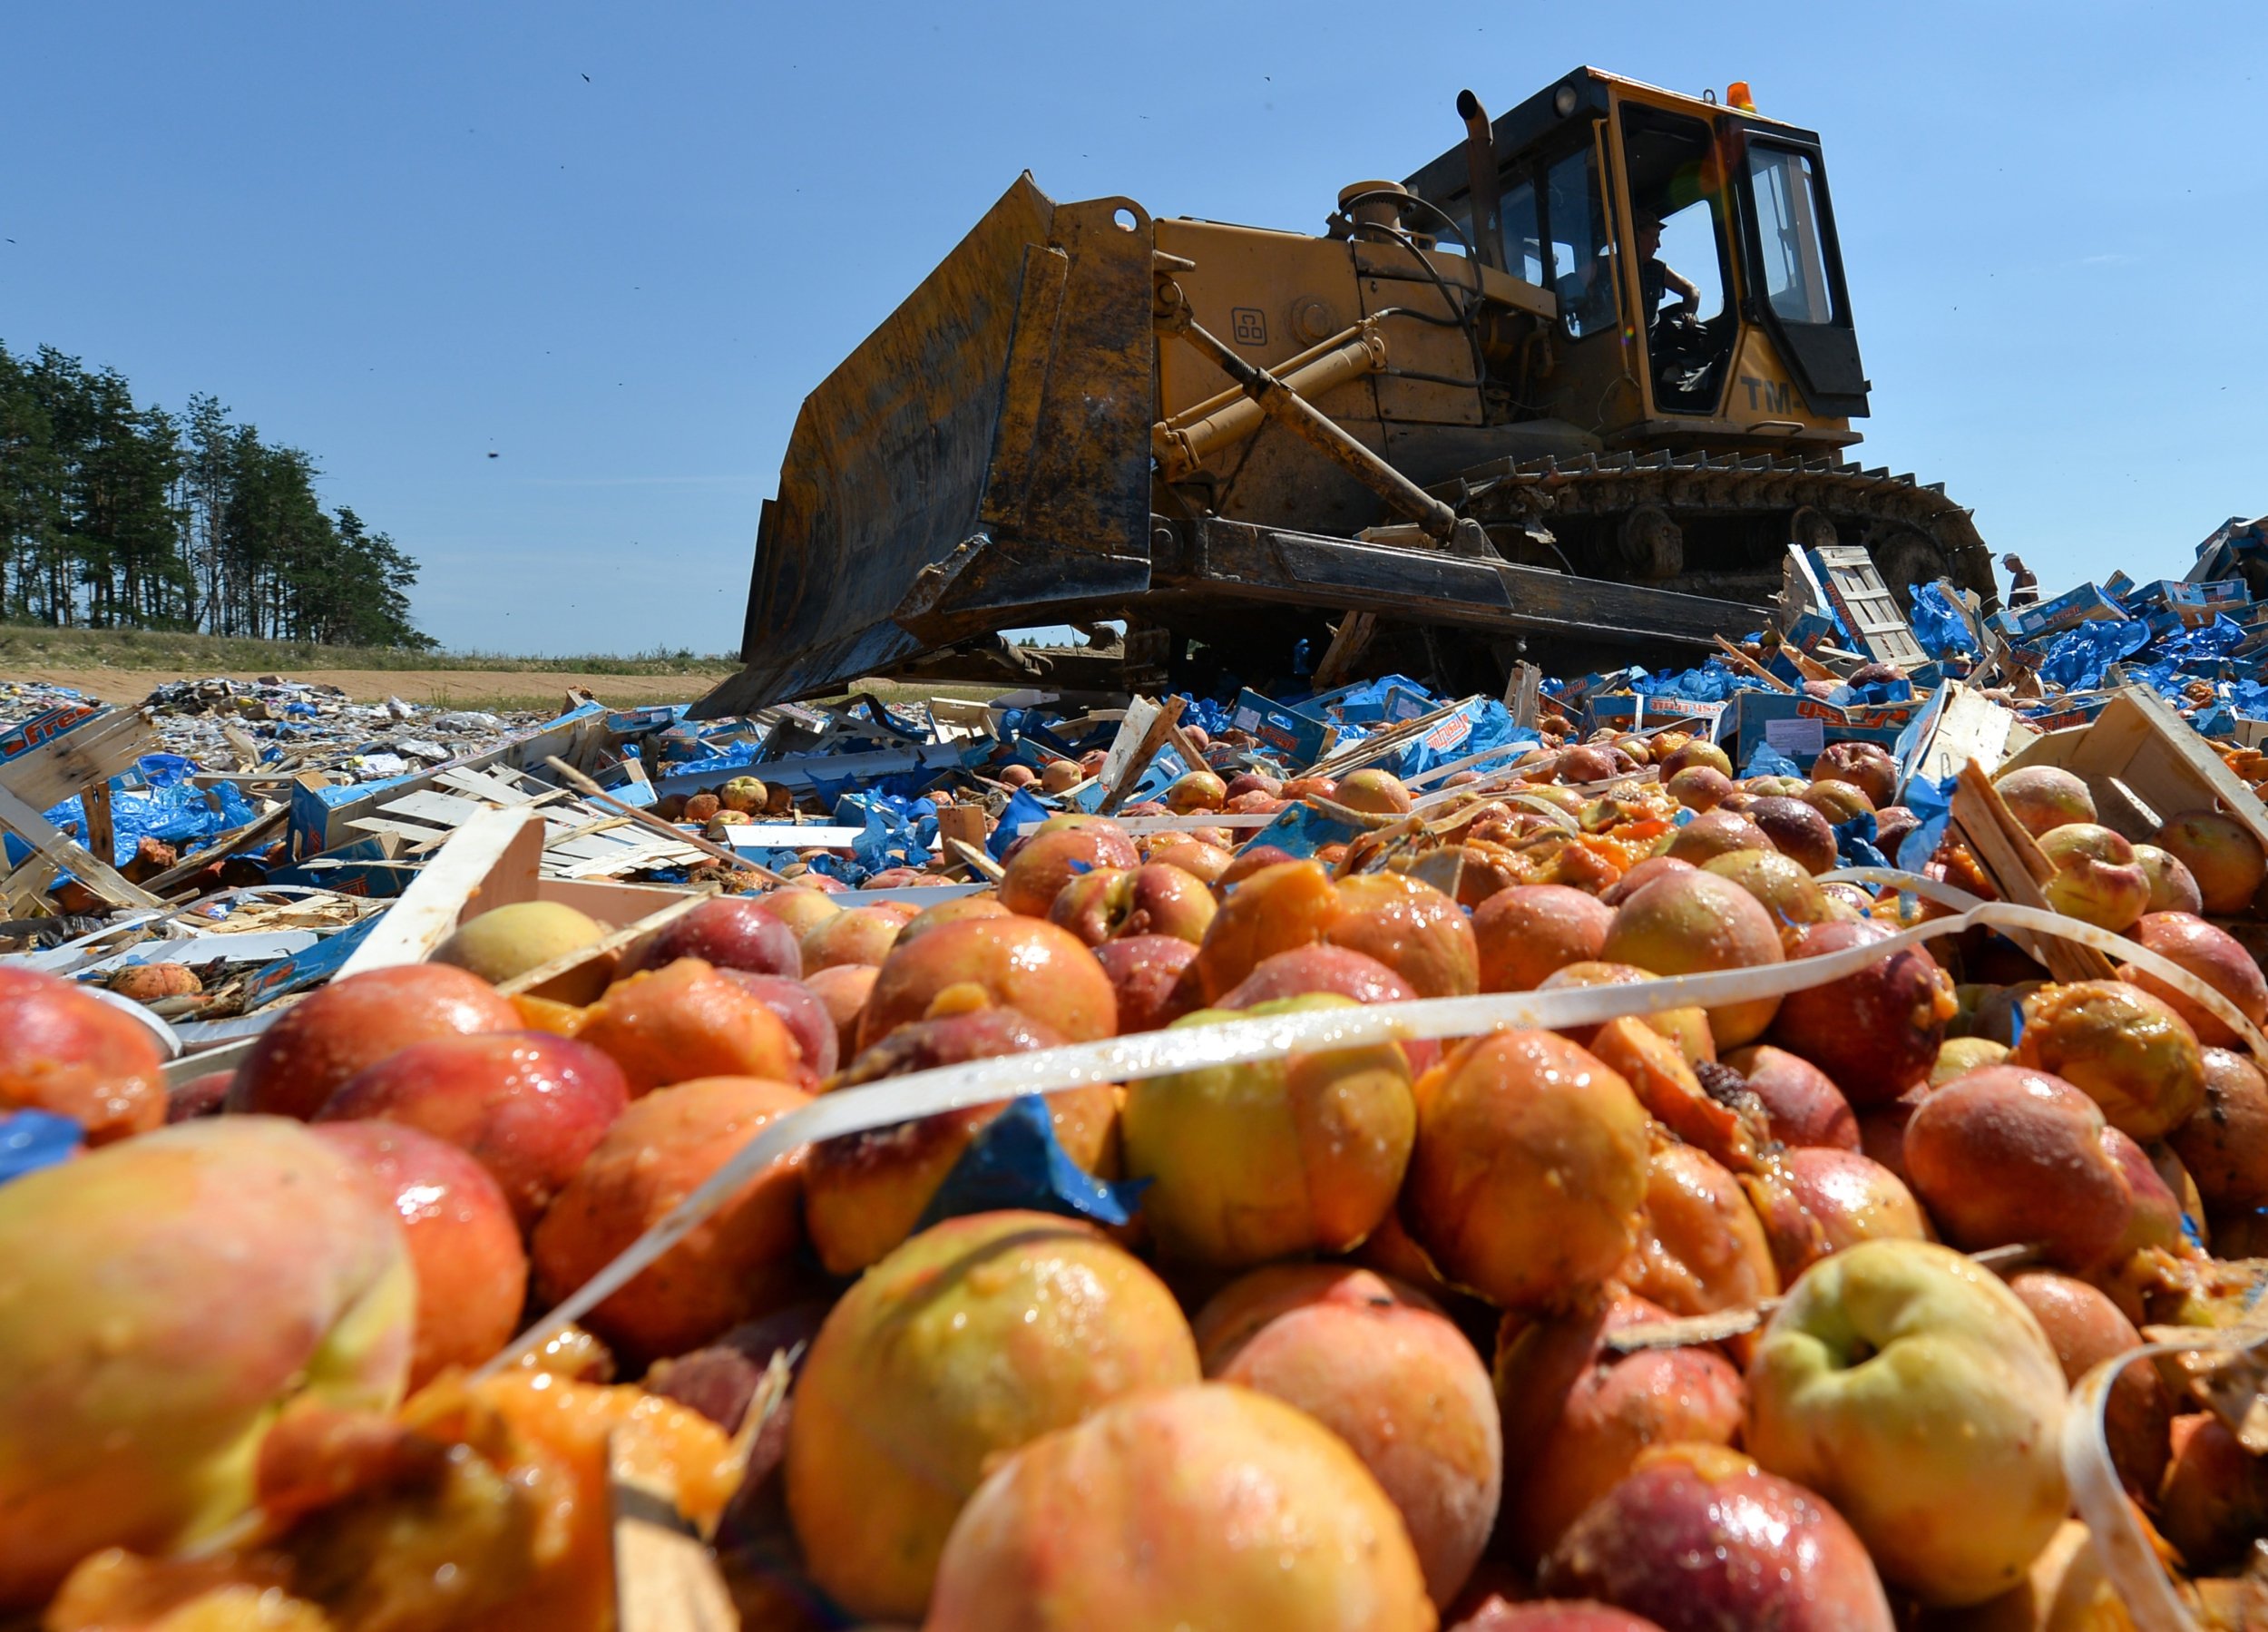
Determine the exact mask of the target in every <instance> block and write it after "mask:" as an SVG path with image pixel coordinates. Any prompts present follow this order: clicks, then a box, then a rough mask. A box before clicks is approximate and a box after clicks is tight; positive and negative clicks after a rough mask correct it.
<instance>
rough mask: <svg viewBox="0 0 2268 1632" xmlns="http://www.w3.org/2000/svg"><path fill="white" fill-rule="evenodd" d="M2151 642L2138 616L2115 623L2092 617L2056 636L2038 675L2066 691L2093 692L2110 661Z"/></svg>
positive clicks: (2148, 633) (2131, 654)
mask: <svg viewBox="0 0 2268 1632" xmlns="http://www.w3.org/2000/svg"><path fill="white" fill-rule="evenodd" d="M2149 642H2150V626H2149V625H2148V624H2146V623H2145V622H2143V621H2140V620H2139V619H2128V620H2126V621H2124V622H2114V621H2110V620H2108V619H2099V618H2098V619H2092V620H2090V621H2087V622H2085V623H2082V624H2079V625H2078V626H2077V628H2074V629H2071V630H2067V631H2066V632H2065V633H2063V634H2061V635H2058V637H2057V638H2056V643H2055V644H2054V645H2053V646H2051V647H2049V648H2048V660H2047V661H2046V662H2044V663H2042V664H2041V665H2040V666H2039V678H2040V679H2042V680H2043V681H2045V682H2046V683H2048V685H2051V686H2059V687H2061V688H2062V689H2065V690H2067V691H2092V690H2094V689H2097V687H2099V686H2101V685H2102V683H2103V676H2104V672H2105V671H2106V670H2107V669H2109V668H2110V666H2111V665H2112V664H2113V663H2116V662H2118V661H2120V660H2123V659H2126V658H2130V657H2132V656H2133V655H2134V654H2135V653H2136V652H2137V651H2140V650H2142V649H2143V648H2144V647H2145V646H2146V645H2148V644H2149Z"/></svg>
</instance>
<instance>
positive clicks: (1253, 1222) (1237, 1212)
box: [1122, 992, 1416, 1268]
mask: <svg viewBox="0 0 2268 1632" xmlns="http://www.w3.org/2000/svg"><path fill="white" fill-rule="evenodd" d="M1352 1007H1354V1004H1353V1003H1352V1002H1350V1001H1349V1000H1347V999H1345V998H1343V997H1339V996H1336V995H1334V994H1332V993H1326V992H1315V993H1311V994H1309V995H1307V996H1305V997H1293V998H1284V999H1279V1000H1277V1001H1276V1002H1266V1003H1260V1004H1257V1005H1256V1006H1255V1007H1254V1008H1253V1009H1252V1010H1251V1011H1249V1012H1250V1014H1251V1015H1253V1016H1254V1017H1257V1016H1261V1015H1266V1014H1297V1013H1305V1012H1307V1011H1312V1010H1317V1009H1330V1008H1352ZM1232 1018H1237V1017H1235V1016H1231V1015H1230V1014H1228V1013H1227V1011H1221V1010H1203V1011H1198V1013H1195V1014H1191V1015H1188V1016H1186V1017H1185V1018H1183V1019H1181V1020H1178V1021H1175V1022H1174V1024H1173V1027H1172V1028H1171V1029H1173V1030H1176V1031H1181V1030H1187V1029H1190V1028H1194V1027H1198V1026H1207V1025H1217V1024H1219V1023H1221V1022H1222V1021H1226V1020H1229V1019H1232ZM1415 1121H1416V1113H1415V1109H1414V1108H1413V1104H1412V1100H1411V1092H1410V1070H1409V1064H1408V1061H1407V1060H1406V1059H1405V1057H1404V1056H1403V1052H1402V1051H1401V1049H1400V1048H1399V1047H1398V1046H1396V1045H1395V1044H1393V1043H1390V1042H1389V1043H1377V1044H1372V1045H1368V1046H1365V1047H1361V1048H1352V1049H1337V1050H1331V1051H1324V1052H1316V1053H1306V1052H1294V1053H1288V1054H1285V1055H1283V1056H1281V1057H1278V1058H1276V1059H1271V1060H1255V1061H1251V1062H1249V1063H1246V1064H1243V1065H1230V1066H1211V1067H1204V1068H1200V1069H1198V1070H1190V1071H1183V1072H1178V1073H1175V1074H1173V1075H1169V1076H1164V1077H1152V1078H1148V1079H1143V1080H1138V1081H1135V1082H1133V1083H1131V1084H1129V1087H1128V1089H1127V1091H1126V1104H1125V1109H1124V1111H1123V1114H1122V1127H1123V1132H1124V1138H1125V1149H1126V1171H1127V1176H1128V1177H1129V1178H1148V1179H1150V1180H1152V1181H1153V1182H1152V1184H1151V1187H1150V1188H1149V1190H1148V1191H1147V1192H1145V1193H1144V1195H1143V1197H1142V1217H1143V1219H1144V1221H1145V1222H1146V1223H1147V1224H1148V1225H1149V1230H1150V1234H1151V1236H1152V1237H1153V1239H1155V1240H1156V1242H1157V1243H1158V1250H1159V1252H1160V1253H1161V1254H1163V1255H1165V1256H1168V1257H1172V1258H1180V1259H1184V1260H1188V1261H1190V1262H1193V1263H1198V1264H1208V1265H1217V1266H1223V1267H1228V1268H1237V1267H1242V1266H1246V1265H1252V1264H1258V1263H1264V1262H1266V1260H1267V1259H1269V1258H1277V1257H1285V1256H1290V1255H1292V1254H1295V1253H1301V1252H1315V1251H1321V1252H1344V1251H1345V1250H1346V1249H1347V1248H1349V1247H1352V1246H1356V1245H1357V1244H1359V1243H1360V1242H1361V1241H1362V1239H1363V1238H1364V1236H1367V1235H1369V1234H1370V1233H1371V1231H1372V1230H1374V1229H1375V1228H1376V1227H1377V1226H1378V1221H1379V1220H1380V1219H1381V1218H1382V1217H1384V1216H1385V1213H1386V1210H1387V1209H1388V1208H1389V1207H1392V1206H1393V1200H1394V1195H1395V1193H1396V1191H1397V1190H1398V1189H1399V1188H1400V1187H1401V1184H1402V1180H1403V1170H1404V1168H1406V1166H1407V1165H1408V1163H1409V1159H1410V1147H1411V1142H1412V1139H1413V1135H1414V1131H1415Z"/></svg>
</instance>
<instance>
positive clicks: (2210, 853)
mask: <svg viewBox="0 0 2268 1632" xmlns="http://www.w3.org/2000/svg"><path fill="white" fill-rule="evenodd" d="M2153 842H2154V843H2155V844H2156V846H2157V847H2158V848H2159V849H2161V850H2163V851H2165V853H2166V854H2167V855H2171V856H2172V857H2173V858H2174V859H2175V861H2177V862H2179V863H2181V865H2183V866H2185V867H2186V868H2188V869H2189V874H2190V876H2191V878H2192V879H2194V880H2195V883H2196V885H2197V891H2198V894H2200V895H2201V896H2203V897H2204V910H2205V911H2206V912H2208V913H2210V914H2213V915H2214V917H2216V918H2228V917H2234V916H2236V915H2238V914H2242V913H2244V911H2245V910H2246V909H2247V908H2249V907H2250V906H2251V905H2252V904H2253V895H2254V894H2256V893H2258V891H2259V889H2260V886H2261V881H2262V878H2263V875H2268V860H2263V856H2262V854H2261V848H2260V841H2259V840H2258V839H2256V838H2254V837H2253V834H2252V830H2251V829H2250V828H2248V827H2246V826H2244V824H2243V823H2241V822H2238V821H2236V820H2235V819H2234V817H2231V816H2223V815H2221V814H2220V813H2219V812H2218V811H2212V810H2188V811H2184V812H2182V813H2181V814H2179V815H2178V816H2172V817H2170V818H2169V819H2168V820H2167V821H2166V823H2165V826H2162V827H2160V828H2159V829H2158V830H2157V834H2156V837H2155V839H2154V841H2153Z"/></svg>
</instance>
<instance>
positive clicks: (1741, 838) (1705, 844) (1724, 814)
mask: <svg viewBox="0 0 2268 1632" xmlns="http://www.w3.org/2000/svg"><path fill="white" fill-rule="evenodd" d="M1771 848H1772V841H1771V840H1770V839H1768V838H1766V837H1765V836H1764V829H1763V828H1761V827H1759V826H1756V825H1755V823H1754V822H1752V821H1750V820H1749V819H1748V818H1747V817H1746V816H1742V815H1740V814H1739V813H1738V812H1736V811H1733V810H1728V809H1726V808H1725V806H1721V805H1720V806H1717V807H1716V809H1715V810H1705V811H1703V812H1702V813H1701V814H1700V815H1699V816H1696V817H1694V818H1693V820H1691V821H1690V822H1687V823H1686V825H1685V826H1682V827H1680V828H1678V829H1677V832H1676V833H1675V834H1674V835H1672V836H1671V837H1670V841H1669V847H1668V849H1667V850H1665V851H1664V852H1663V854H1664V855H1669V856H1673V857H1675V858H1676V859H1677V860H1678V861H1687V862H1691V863H1692V864H1693V865H1695V866H1696V867H1697V866H1699V865H1701V864H1702V863H1703V862H1706V861H1709V860H1712V859H1714V858H1715V857H1716V856H1719V855H1729V854H1731V853H1732V852H1733V851H1735V850H1770V849H1771Z"/></svg>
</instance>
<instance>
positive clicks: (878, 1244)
mask: <svg viewBox="0 0 2268 1632" xmlns="http://www.w3.org/2000/svg"><path fill="white" fill-rule="evenodd" d="M1062 1041H1063V1040H1062V1039H1061V1037H1059V1036H1057V1035H1056V1034H1055V1033H1054V1032H1053V1031H1051V1030H1049V1029H1048V1028H1047V1027H1046V1026H1043V1025H1041V1023H1040V1022H1038V1021H1033V1020H1027V1019H1026V1018H1025V1017H1024V1016H1022V1015H1021V1014H1019V1013H1017V1012H1016V1011H1014V1010H1013V1009H979V1010H975V1011H971V1012H969V1013H966V1014H954V1015H949V1016H947V1017H946V1018H944V1019H943V1020H925V1021H916V1022H915V1023H914V1024H913V1025H910V1026H902V1027H900V1028H899V1029H898V1030H897V1031H893V1032H891V1033H890V1035H889V1036H887V1037H885V1038H884V1039H883V1040H882V1041H880V1042H878V1043H876V1044H875V1046H874V1047H873V1048H871V1049H868V1050H867V1051H865V1053H863V1054H861V1055H859V1057H858V1058H857V1059H855V1060H853V1061H851V1063H850V1066H849V1068H848V1069H847V1070H845V1071H844V1072H843V1075H842V1077H841V1079H840V1080H838V1081H837V1082H836V1085H835V1086H836V1090H844V1089H853V1088H860V1087H863V1086H865V1084H867V1083H870V1082H879V1081H881V1080H884V1079H885V1078H888V1077H899V1076H904V1075H906V1074H908V1073H910V1072H913V1071H925V1070H936V1069H938V1068H939V1067H942V1066H948V1065H963V1064H965V1063H967V1062H968V1061H970V1060H996V1059H999V1058H1001V1057H1002V1056H1003V1055H1007V1054H1027V1053H1033V1052H1036V1051H1040V1050H1041V1049H1052V1048H1059V1047H1061V1045H1062ZM1047 1107H1048V1114H1049V1119H1050V1120H1051V1122H1052V1123H1053V1124H1054V1128H1055V1133H1056V1138H1057V1139H1058V1140H1059V1142H1060V1143H1061V1145H1062V1147H1063V1150H1064V1154H1065V1155H1067V1156H1069V1157H1070V1159H1071V1160H1072V1161H1073V1162H1074V1163H1076V1164H1077V1165H1078V1166H1079V1167H1080V1168H1085V1169H1087V1170H1088V1171H1089V1172H1090V1173H1091V1172H1098V1171H1100V1170H1101V1169H1102V1168H1104V1167H1105V1166H1106V1164H1107V1163H1109V1162H1110V1158H1113V1157H1114V1156H1115V1154H1116V1136H1117V1132H1118V1100H1117V1097H1116V1093H1115V1090H1112V1089H1111V1088H1110V1086H1109V1085H1108V1084H1100V1083H1099V1084H1091V1085H1089V1086H1086V1087H1081V1088H1070V1089H1065V1090H1061V1091H1060V1092H1057V1093H1052V1094H1050V1095H1049V1096H1048V1098H1047ZM1007 1108H1008V1102H1007V1101H1006V1100H1004V1099H995V1100H992V1101H990V1102H989V1103H986V1104H982V1105H972V1106H968V1107H966V1108H964V1109H960V1110H952V1111H945V1112H943V1113H941V1114H939V1115H936V1116H933V1117H924V1118H921V1119H918V1120H916V1121H911V1122H898V1123H894V1124H892V1125H891V1126H889V1127H886V1128H875V1129H868V1130H867V1131H865V1132H864V1133H852V1134H846V1135H844V1136H843V1137H841V1138H832V1139H827V1140H825V1141H823V1142H822V1143H820V1144H818V1145H816V1146H814V1147H813V1148H812V1150H811V1154H810V1158H809V1160H808V1161H807V1164H806V1165H805V1168H804V1176H803V1191H804V1222H805V1226H806V1227H807V1228H808V1229H809V1231H810V1233H811V1245H812V1247H813V1249H814V1250H815V1251H816V1253H817V1254H818V1256H819V1262H820V1263H821V1264H823V1265H825V1266H826V1270H827V1273H828V1274H830V1275H856V1274H857V1273H858V1272H859V1271H860V1270H862V1269H864V1268H865V1267H866V1266H868V1265H869V1264H872V1263H875V1261H877V1260H878V1259H880V1258H882V1257H883V1256H885V1255H886V1254H888V1253H889V1252H891V1251H892V1250H893V1249H894V1248H895V1247H896V1246H897V1245H898V1244H899V1243H900V1242H902V1241H904V1239H905V1238H906V1237H907V1236H910V1235H912V1234H913V1233H914V1226H915V1225H916V1224H918V1223H919V1222H920V1220H921V1217H922V1215H923V1213H924V1211H926V1210H927V1208H928V1207H929V1204H930V1202H931V1200H932V1199H933V1198H934V1197H935V1196H936V1194H937V1190H938V1187H940V1186H941V1185H943V1183H944V1181H945V1178H946V1177H947V1175H949V1174H950V1173H951V1172H952V1171H953V1167H954V1164H956V1163H957V1162H959V1161H960V1159H961V1157H962V1154H963V1152H964V1151H966V1150H967V1149H968V1148H969V1146H970V1145H971V1144H973V1143H974V1142H975V1140H976V1138H977V1136H978V1135H979V1134H980V1133H982V1131H983V1129H985V1127H986V1126H987V1125H988V1124H989V1123H991V1122H992V1120H993V1119H995V1118H997V1117H998V1116H999V1115H1000V1114H1001V1112H1002V1111H1003V1110H1005V1109H1007Z"/></svg>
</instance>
